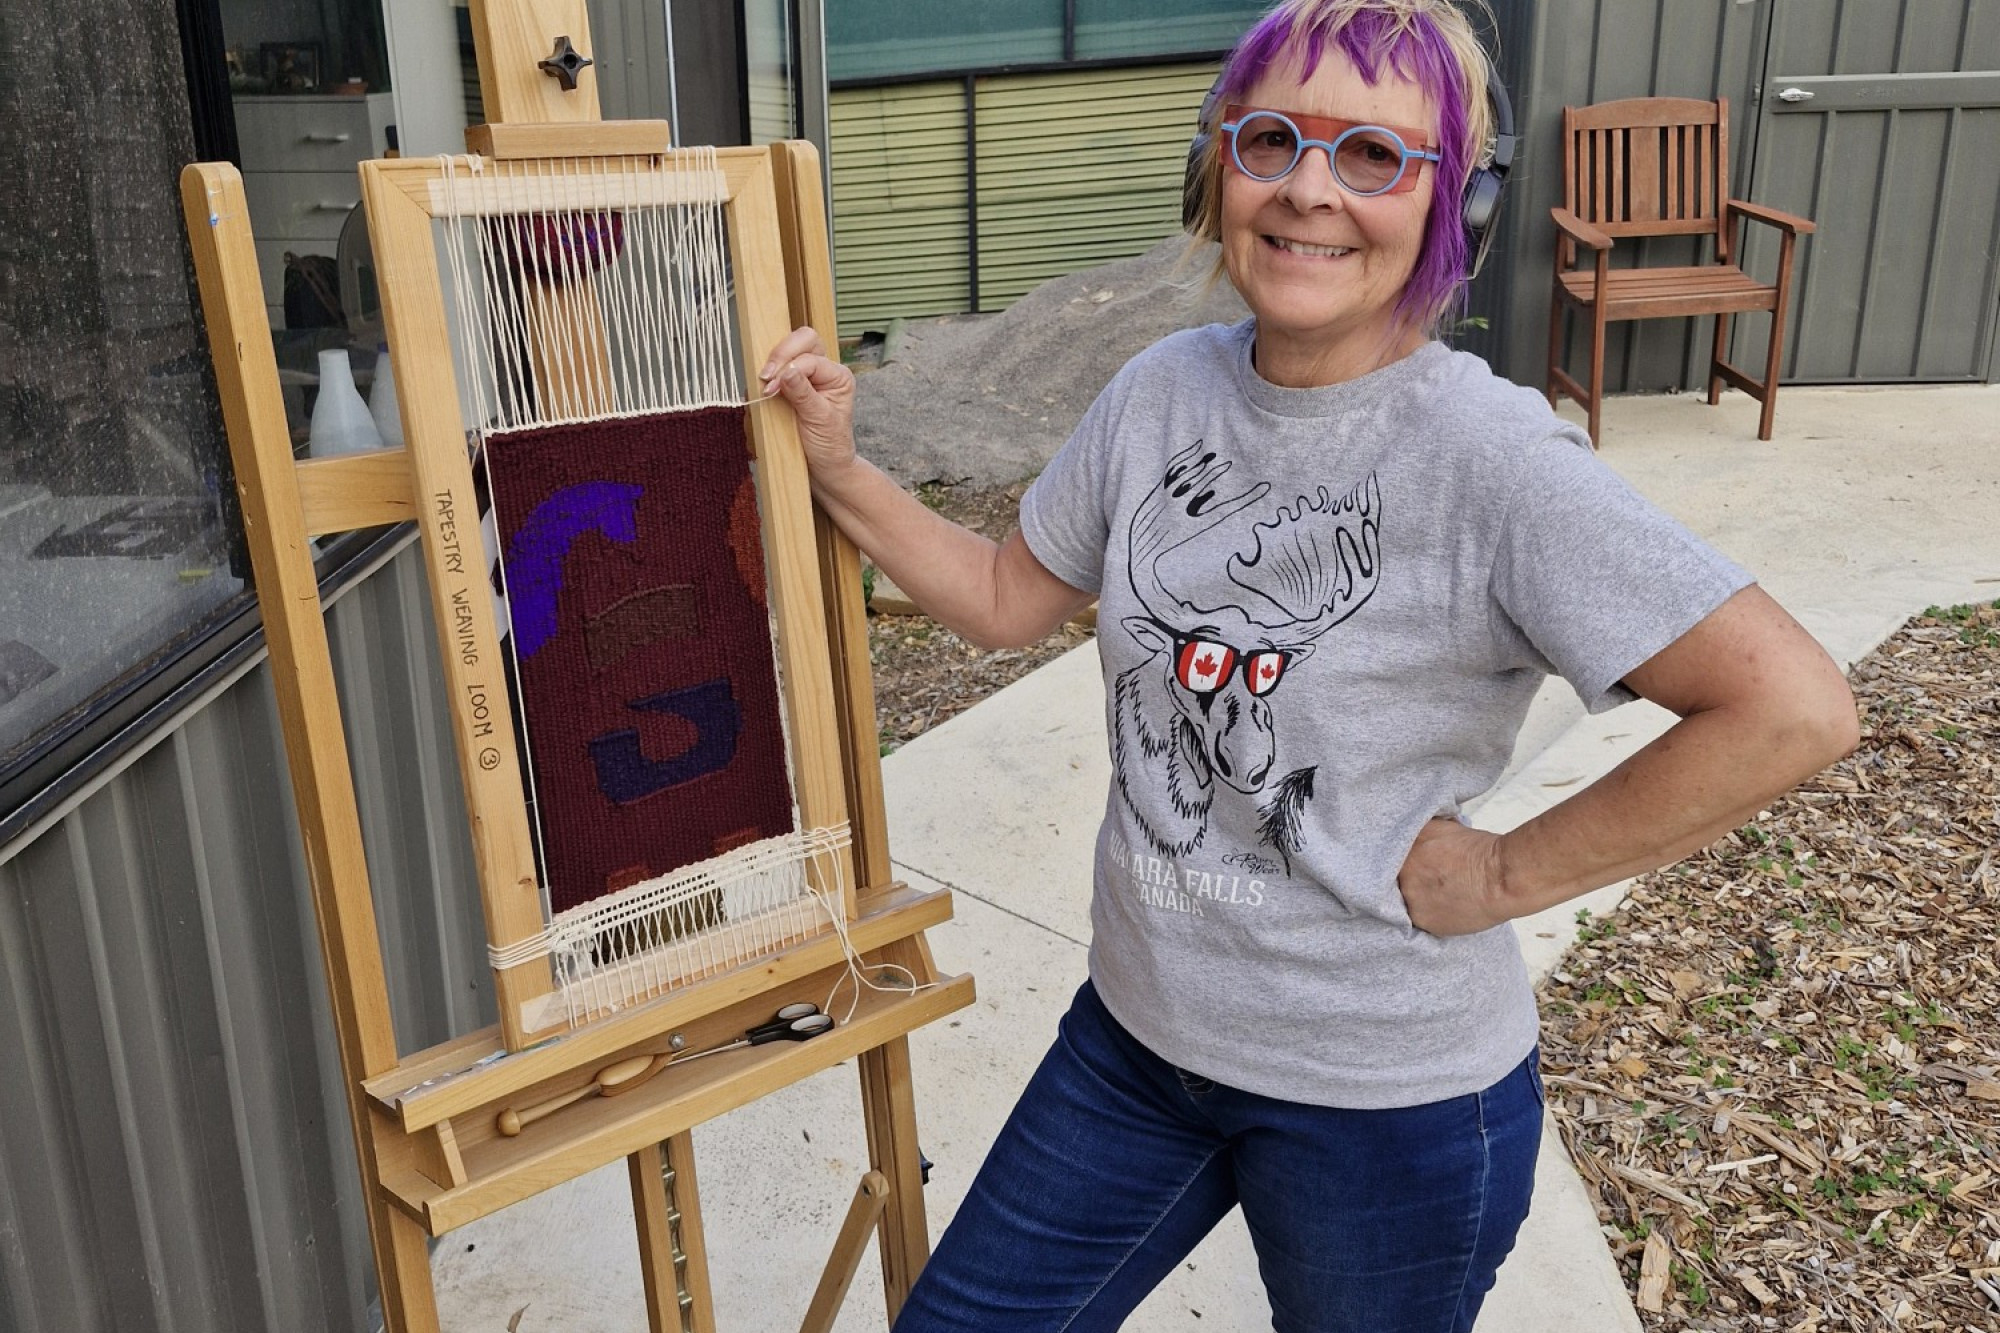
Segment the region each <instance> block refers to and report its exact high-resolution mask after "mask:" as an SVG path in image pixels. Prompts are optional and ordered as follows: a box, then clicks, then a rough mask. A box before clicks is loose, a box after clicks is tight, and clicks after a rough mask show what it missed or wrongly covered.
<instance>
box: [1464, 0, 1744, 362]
mask: <svg viewBox="0 0 2000 1333" xmlns="http://www.w3.org/2000/svg"><path fill="white" fill-rule="evenodd" d="M1773 3H1774V0H1719V2H1718V3H1715V4H1705V5H1690V4H1686V3H1683V2H1681V0H1498V2H1497V3H1495V4H1494V6H1493V7H1494V10H1495V15H1496V17H1497V18H1498V20H1499V35H1500V50H1501V69H1502V73H1503V75H1504V77H1505V78H1506V79H1507V82H1508V86H1509V88H1510V90H1511V91H1512V92H1513V94H1514V110H1515V115H1516V117H1517V120H1518V124H1519V127H1520V130H1521V133H1522V135H1523V142H1522V144H1521V153H1520V156H1519V158H1518V159H1517V166H1516V167H1515V170H1514V173H1513V176H1512V179H1511V180H1510V182H1509V186H1508V192H1507V205H1506V209H1507V211H1506V220H1505V223H1504V225H1503V228H1502V231H1501V233H1500V235H1499V237H1498V238H1497V243H1496V246H1495V249H1496V254H1495V256H1494V259H1493V261H1492V262H1491V263H1490V264H1489V266H1488V272H1487V273H1486V274H1485V275H1483V276H1482V277H1481V278H1480V279H1479V280H1478V282H1477V283H1475V284H1474V291H1473V299H1472V302H1471V313H1472V314H1474V315H1477V316H1483V317H1485V318H1486V319H1487V320H1488V321H1489V325H1490V327H1489V328H1488V329H1486V330H1483V331H1477V332H1469V333H1468V334H1466V335H1465V336H1464V337H1463V338H1461V339H1460V341H1461V343H1462V344H1463V345H1464V346H1466V347H1468V348H1470V349H1471V350H1473V351H1476V352H1479V353H1480V354H1481V355H1483V356H1486V357H1487V358H1488V359H1489V360H1491V361H1492V362H1493V363H1494V368H1495V369H1497V370H1499V371H1501V373H1503V374H1505V375H1507V376H1508V377H1509V378H1511V379H1514V380H1516V381H1518V382H1520V383H1522V384H1532V385H1537V386H1539V385H1541V384H1542V382H1543V380H1544V374H1543V370H1544V367H1545V366H1546V364H1547V359H1548V328H1549V323H1548V321H1549V292H1550V289H1551V287H1552V285H1553V283H1554V280H1555V278H1554V251H1555V224H1554V223H1552V222H1550V221H1549V208H1550V207H1551V206H1552V205H1555V204H1559V203H1561V202H1562V108H1563V106H1564V105H1565V104H1566V103H1567V104H1572V105H1578V106H1580V105H1584V104H1586V103H1590V102H1608V101H1611V100H1613V99H1615V98H1620V97H1655V96H1660V97H1668V96H1671V97H1715V96H1718V95H1720V96H1724V97H1727V98H1729V101H1730V111H1731V118H1732V125H1731V139H1732V143H1731V147H1730V153H1731V160H1730V168H1731V173H1732V175H1733V177H1734V185H1735V189H1736V190H1737V191H1738V192H1739V193H1740V192H1741V191H1742V190H1743V189H1745V188H1747V186H1748V184H1749V169H1750V161H1751V152H1752V147H1753V145H1752V143H1751V137H1752V136H1751V135H1750V134H1749V133H1748V132H1747V131H1748V130H1749V129H1750V128H1752V125H1753V124H1754V117H1753V115H1752V112H1751V108H1754V107H1755V105H1756V90H1757V77H1758V72H1759V71H1760V70H1761V69H1762V68H1763V63H1764V43H1765V38H1766V34H1767V31H1768V28H1769V20H1770V16H1771V6H1772V4H1773ZM1694 253H1695V247H1694V245H1693V244H1692V243H1691V242H1688V241H1684V240H1676V239H1671V238H1669V239H1659V240H1650V241H1646V242H1643V243H1642V244H1641V245H1640V246H1639V247H1635V248H1634V258H1635V260H1637V261H1638V262H1650V263H1692V262H1694V260H1693V259H1692V258H1691V256H1692V255H1693V254H1694ZM1713 336H1714V326H1713V324H1712V323H1711V322H1710V321H1709V320H1708V319H1705V318H1704V319H1696V320H1672V319H1663V320H1641V321H1638V322H1635V323H1621V324H1613V325H1611V326H1610V328H1609V331H1608V333H1607V336H1606V340H1605V366H1604V371H1605V381H1606V384H1607V385H1608V386H1609V387H1610V388H1611V389H1612V390H1613V391H1614V392H1627V391H1629V392H1659V391H1662V390H1665V389H1669V388H1675V387H1680V386H1683V385H1688V386H1692V385H1694V384H1697V383H1701V382H1704V381H1702V380H1699V379H1697V378H1696V375H1697V374H1698V373H1699V372H1697V371H1696V370H1695V368H1694V367H1695V366H1696V363H1697V360H1698V359H1699V360H1700V362H1701V364H1702V365H1704V366H1705V365H1706V359H1705V358H1706V353H1707V348H1708V346H1709V340H1710V339H1711V338H1713ZM1570 342H1571V346H1572V347H1575V346H1576V345H1577V339H1576V337H1575V335H1574V333H1572V336H1571V339H1570ZM1583 347H1584V350H1585V351H1586V352H1587V351H1588V347H1589V341H1588V333H1587V331H1586V333H1585V337H1584V340H1583ZM1572 364H1574V362H1572Z"/></svg>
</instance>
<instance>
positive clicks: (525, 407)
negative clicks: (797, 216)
mask: <svg viewBox="0 0 2000 1333" xmlns="http://www.w3.org/2000/svg"><path fill="white" fill-rule="evenodd" d="M442 165H443V177H442V181H443V189H442V191H441V192H440V195H439V198H438V205H437V207H436V209H435V210H434V217H435V218H436V219H437V223H438V227H439V230H440V231H441V233H442V241H443V250H444V253H445V255H446V256H447V260H448V265H449V270H450V272H449V276H450V279H451V288H452V291H453V294H454V296H455V306H456V314H457V320H456V323H457V329H458V336H457V337H456V338H455V339H454V346H455V351H456V354H457V358H456V359H457V366H458V373H459V377H460V379H461V381H462V382H463V383H464V384H465V385H466V387H467V389H468V390H469V396H470V398H471V400H472V405H473V415H474V419H475V420H477V421H479V422H482V423H485V427H486V428H485V429H483V430H482V431H480V432H479V442H478V444H477V445H476V446H475V449H474V454H475V457H476V458H477V459H478V461H479V464H480V476H479V478H478V480H483V481H484V482H485V483H486V491H487V494H488V495H489V496H490V501H491V519H492V522H491V524H490V528H489V525H487V524H482V530H483V531H489V530H490V537H489V539H488V543H487V544H488V548H489V549H488V550H487V551H486V552H485V556H486V558H487V560H488V561H489V562H490V563H491V564H492V565H493V567H494V568H495V571H496V585H497V588H498V590H499V591H500V593H501V602H500V608H501V612H502V614H500V615H499V616H497V617H496V620H497V625H496V628H497V629H498V631H499V633H500V635H501V640H502V643H503V645H504V646H505V648H506V652H505V653H504V655H503V656H502V659H501V660H502V662H503V664H504V665H505V666H506V668H507V669H508V674H509V683H510V687H511V688H510V689H509V692H508V697H509V699H510V700H512V701H515V702H517V703H518V706H519V712H520V714H521V716H522V719H523V720H522V723H521V725H520V727H519V728H518V730H517V737H518V738H519V739H520V740H521V742H522V743H521V746H520V754H521V767H522V771H523V777H524V780H525V784H526V793H525V794H526V800H527V805H528V808H529V810H530V811H531V812H532V813H533V830H532V831H533V833H534V837H535V847H536V851H537V857H536V861H537V866H538V869H539V872H540V878H541V882H542V883H543V884H544V885H545V886H546V894H545V903H544V907H545V910H546V911H547V913H548V915H549V923H548V925H547V926H546V927H545V928H544V929H543V930H541V931H539V932H537V933H535V934H534V935H531V936H528V937H525V938H518V939H515V940H512V941H510V942H508V943H506V944H504V945H496V946H495V949H494V962H495V965H496V966H497V967H500V968H502V969H503V970H504V969H508V968H513V967H519V966H523V965H528V964H532V963H534V961H535V960H536V959H539V958H547V959H549V960H550V963H551V965H552V966H553V969H554V978H553V979H554V984H555V990H556V994H557V995H558V996H559V997H560V1007H561V1010H562V1015H563V1017H564V1019H565V1020H566V1021H568V1022H570V1023H576V1022H580V1021H583V1020H585V1019H587V1018H589V1017H590V1016H592V1015H595V1014H601V1013H605V1012H609V1011H610V1010H612V1009H616V1008H620V1007H623V1006H626V1005H629V1004H633V1003H637V1002H640V1001H643V1000H645V999H648V998H650V997H652V996H654V995H658V994H660V993H662V992H663V991H665V990H668V989H670V988H672V987H674V986H676V985H680V984H685V983H686V982H688V981H691V980H695V979H698V978H700V977H703V976H709V975H713V974H716V973H719V972H723V971H726V970H728V969H729V968H731V967H734V966H737V965H739V964H741V963H743V962H745V961H748V960H749V959H752V958H755V957H757V956H759V955H761V954H764V953H768V952H770V951H772V950H773V949H776V948H778V947H781V946H783V945H786V944H790V943H793V942H796V941H797V940H800V939H803V938H806V937H807V936H809V935H812V934H814V933H816V932H818V931H823V930H827V929H830V928H832V927H833V926H835V925H836V923H837V921H836V917H837V909H836V908H835V907H834V905H833V904H834V901H835V900H834V899H833V898H831V897H829V896H828V895H826V894H825V893H824V892H823V891H816V890H815V888H814V886H811V885H809V884H808V882H807V878H806V873H805V872H806V867H807V863H808V862H809V861H810V860H811V859H812V858H813V857H814V856H815V855H816V854H818V853H822V852H832V851H834V850H836V849H837V848H838V847H839V846H840V845H841V844H842V842H843V841H844V838H845V830H844V828H843V827H841V826H833V827H826V826H801V824H800V822H799V818H798V814H797V812H796V811H795V810H794V808H793V802H792V790H791V780H790V775H789V772H788V768H787V743H786V729H785V719H784V716H783V709H782V707H781V703H780V696H779V688H778V666H777V659H776V656H775V655H774V645H773V636H772V627H771V621H770V614H769V599H768V597H767V595H766V579H765V563H764V538H765V534H764V530H763V525H762V522H761V519H760V514H759V504H758V492H757V487H756V484H755V482H754V479H753V476H752V471H751V467H750V460H749V453H748V448H747V445H746V427H747V410H748V409H746V408H745V406H744V405H743V403H742V389H741V386H740V381H739V379H738V377H737V375H736V371H735V354H734V349H733V347H732V333H733V330H732V327H731V319H730V315H731V308H730V304H729V301H728V300H727V295H728V290H729V284H728V270H727V263H726V258H727V246H726V244H725V238H724V230H725V228H724V225H723V219H722V211H723V210H722V206H721V205H722V202H723V199H722V196H721V195H720V192H719V188H718V187H719V185H720V182H721V178H720V176H719V174H718V172H717V171H716V167H715V157H714V153H713V151H712V150H709V151H703V150H690V151H684V152H682V153H680V154H675V155H673V156H671V157H668V156H664V155H663V156H660V157H648V158H643V159H642V158H635V157H620V158H612V159H588V160H582V161H578V160H546V159H533V160H526V161H520V160H516V161H510V162H497V161H489V160H487V159H484V158H478V157H474V158H466V159H446V160H445V161H444V162H443V164H442ZM781 521H782V520H781ZM490 709H491V701H489V711H490ZM820 869H822V870H827V869H832V870H833V871H834V872H835V875H834V878H835V879H837V878H838V863H837V862H834V863H830V864H829V865H827V866H822V867H820ZM536 1026H539V1023H537V1024H536Z"/></svg>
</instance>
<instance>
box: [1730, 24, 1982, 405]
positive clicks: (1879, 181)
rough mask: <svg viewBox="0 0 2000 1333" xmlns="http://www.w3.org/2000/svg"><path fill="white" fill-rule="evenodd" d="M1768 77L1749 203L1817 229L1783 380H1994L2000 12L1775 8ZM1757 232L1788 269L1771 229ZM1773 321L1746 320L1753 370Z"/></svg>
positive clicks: (1803, 263)
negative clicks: (1801, 216)
mask: <svg viewBox="0 0 2000 1333" xmlns="http://www.w3.org/2000/svg"><path fill="white" fill-rule="evenodd" d="M1764 71H1765V72H1764V79H1763V83H1762V97H1761V101H1760V104H1759V107H1758V113H1757V121H1756V126H1755V139H1754V142H1753V144H1751V145H1750V149H1751V151H1752V153H1753V154H1754V156H1753V158H1752V165H1751V177H1750V180H1751V184H1750V193H1749V198H1751V199H1753V200H1756V201H1757V202H1759V203H1765V204H1770V205H1772V206H1774V207H1777V208H1783V209H1787V210H1789V211H1791V212H1795V213H1802V214H1804V215H1805V216H1807V217H1810V218H1812V219H1813V220H1814V221H1816V222H1817V223H1818V224H1819V231H1818V233H1817V234H1816V235H1814V236H1813V237H1811V238H1810V239H1809V240H1807V241H1806V242H1805V244H1804V248H1803V250H1802V251H1801V253H1800V258H1799V261H1798V269H1797V272H1796V274H1795V282H1796V284H1797V285H1796V287H1795V289H1794V295H1793V299H1792V309H1791V312H1790V316H1789V319H1788V323H1789V325H1790V327H1789V328H1788V329H1787V330H1786V335H1785V340H1786V347H1785V360H1784V371H1783V377H1784V379H1786V380H1787V381H1802V382H1809V383H1822V384H1825V383H1841V382H1852V381H1861V382H1867V383H1883V382H1887V381H1897V380H1905V381H1908V380H1929V381H1940V380H1986V379H1993V378H1996V357H1995V355H1994V338H1995V325H1996V322H2000V4H1996V3H1992V2H1991V0H1779V3H1778V4H1777V5H1776V6H1775V12H1774V15H1773V20H1772V28H1771V39H1770V44H1769V47H1768V53H1767V56H1766V62H1765V66H1764ZM1746 128H1747V127H1746ZM1749 232H1750V243H1749V245H1748V247H1747V258H1748V262H1749V265H1750V267H1751V271H1752V272H1756V273H1771V272H1774V271H1775V260H1776V255H1777V249H1778V246H1777V238H1776V235H1775V233H1770V232H1769V231H1768V229H1767V228H1763V227H1759V226H1755V225H1752V226H1751V227H1750V228H1749ZM1767 318H1768V316H1765V315H1757V316H1753V317H1746V318H1743V319H1741V320H1739V321H1738V324H1739V327H1738V329H1737V331H1736V343H1735V347H1734V350H1733V352H1732V355H1733V356H1734V357H1735V358H1736V359H1737V360H1738V363H1739V364H1745V365H1748V364H1753V363H1754V362H1755V360H1756V358H1757V357H1758V356H1760V355H1761V351H1760V350H1759V349H1761V348H1762V346H1763V340H1764V337H1765V329H1767V328H1768V327H1769V326H1768V325H1766V324H1765V323H1764V321H1765V320H1766V319H1767ZM1745 358H1749V359H1747V360H1746V359H1745Z"/></svg>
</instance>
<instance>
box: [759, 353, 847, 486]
mask: <svg viewBox="0 0 2000 1333" xmlns="http://www.w3.org/2000/svg"><path fill="white" fill-rule="evenodd" d="M759 376H760V378H762V380H763V383H764V392H765V393H767V394H768V393H772V392H774V391H775V392H777V393H780V394H783V395H784V398H785V401H786V402H788V403H790V404H791V405H792V412H793V414H794V415H795V416H796V417H797V418H798V423H799V441H800V443H801V444H803V445H804V446H805V454H806V467H807V468H808V469H809V470H810V471H811V473H812V476H813V480H814V481H815V482H818V483H824V482H827V481H830V480H832V479H833V478H834V477H837V476H838V475H839V474H840V473H842V472H843V471H845V470H846V469H847V468H849V467H851V466H853V464H854V461H855V454H854V372H853V371H851V370H849V369H848V368H847V367H846V366H843V365H841V364H840V362H838V361H836V360H834V359H833V358H831V357H829V356H828V355H827V354H826V345H825V344H824V343H822V342H821V341H820V337H819V335H818V334H817V333H815V332H813V331H812V330H811V329H807V328H800V329H793V330H792V331H791V332H790V333H788V334H786V335H785V336H784V337H783V338H781V339H779V341H778V345H777V346H776V347H774V348H772V349H771V355H770V356H769V357H767V358H766V359H765V361H764V366H763V369H762V370H761V371H760V372H759Z"/></svg>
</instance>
